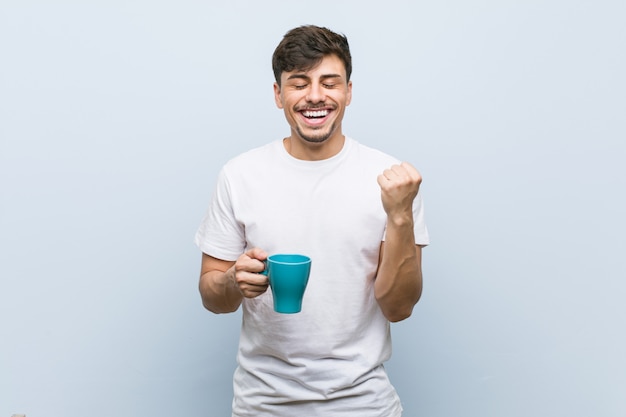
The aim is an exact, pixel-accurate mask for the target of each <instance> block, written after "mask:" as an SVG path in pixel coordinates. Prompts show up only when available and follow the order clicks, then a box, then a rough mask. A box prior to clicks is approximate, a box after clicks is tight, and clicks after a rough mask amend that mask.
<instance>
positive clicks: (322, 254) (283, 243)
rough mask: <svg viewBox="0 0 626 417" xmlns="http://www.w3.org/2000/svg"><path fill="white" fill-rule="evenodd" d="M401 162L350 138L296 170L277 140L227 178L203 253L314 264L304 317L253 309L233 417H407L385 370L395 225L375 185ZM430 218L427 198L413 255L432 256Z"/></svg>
mask: <svg viewBox="0 0 626 417" xmlns="http://www.w3.org/2000/svg"><path fill="white" fill-rule="evenodd" d="M398 162H399V161H398V160H397V159H395V158H392V157H390V156H388V155H386V154H384V153H382V152H380V151H378V150H375V149H372V148H369V147H367V146H364V145H361V144H359V143H358V142H356V141H354V140H353V139H350V138H346V141H345V144H344V147H343V149H342V150H341V152H340V153H338V154H337V155H335V156H333V157H332V158H329V159H326V160H322V161H303V160H298V159H295V158H293V157H292V156H291V155H289V153H288V152H287V151H286V150H285V148H284V146H283V143H282V141H280V140H279V141H275V142H272V143H269V144H267V145H265V146H262V147H260V148H256V149H253V150H251V151H248V152H246V153H244V154H241V155H239V156H238V157H236V158H234V159H232V160H230V161H229V162H228V163H227V164H226V165H225V166H224V167H223V169H222V171H221V172H220V175H219V179H218V183H217V188H216V191H215V194H214V196H213V199H212V201H211V203H210V207H209V210H208V211H207V214H206V216H205V218H204V220H203V222H202V224H201V226H200V228H199V230H198V232H197V234H196V237H195V242H196V244H197V245H198V247H199V248H200V250H202V252H204V253H206V254H208V255H211V256H213V257H216V258H220V259H223V260H230V261H234V260H236V259H237V258H238V257H239V255H241V254H242V253H243V252H244V251H245V250H246V249H248V248H252V247H259V248H261V249H263V250H265V251H267V252H268V253H269V254H273V253H301V254H304V255H307V256H310V257H311V259H312V266H311V275H310V278H309V284H308V286H307V289H306V292H305V295H304V299H303V303H302V312H300V313H297V314H279V313H276V312H274V310H273V307H272V294H271V291H269V290H268V291H267V292H265V293H264V294H263V295H261V296H259V297H257V298H253V299H247V298H246V299H244V301H243V323H242V328H241V337H240V342H239V353H238V357H237V358H238V364H239V366H238V367H237V370H236V371H235V375H234V381H233V382H234V399H233V416H236V417H248V416H250V417H252V416H254V417H265V416H267V417H270V416H271V417H280V416H284V417H293V416H307V417H310V416H332V417H340V416H350V417H353V416H359V417H396V416H400V414H401V411H402V407H401V405H400V400H399V398H398V396H397V394H396V391H395V389H394V388H393V386H392V385H391V383H390V382H389V380H388V378H387V374H386V372H385V370H384V368H383V366H382V364H383V363H384V362H385V361H386V360H387V359H389V357H390V356H391V339H390V331H389V322H388V321H387V320H386V319H385V317H384V316H383V314H382V312H381V310H380V307H379V306H378V304H377V302H376V300H375V298H374V291H373V282H374V277H375V274H376V269H377V265H378V257H379V249H380V244H381V241H382V240H383V239H384V233H385V225H386V214H385V211H384V210H383V207H382V202H381V196H380V187H379V186H378V183H377V180H376V178H377V176H378V175H379V174H381V173H382V172H383V171H384V170H385V169H387V168H389V167H390V166H391V165H393V164H396V163H398ZM423 217H424V216H423V207H422V198H421V193H419V194H418V195H417V197H416V199H415V202H414V218H415V241H416V242H415V243H416V244H420V245H427V244H428V243H429V238H428V232H427V230H426V226H425V224H424V218H423Z"/></svg>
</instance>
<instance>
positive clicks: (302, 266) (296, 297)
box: [262, 254, 311, 314]
mask: <svg viewBox="0 0 626 417" xmlns="http://www.w3.org/2000/svg"><path fill="white" fill-rule="evenodd" d="M265 265H266V266H265V271H263V272H262V274H264V275H267V278H268V279H269V282H270V288H271V290H272V296H273V297H274V311H276V312H277V313H286V314H292V313H299V312H300V311H301V310H302V298H303V297H304V290H305V289H306V285H307V283H308V282H309V274H310V272H311V258H309V257H308V256H305V255H298V254H276V255H271V256H269V257H268V258H267V260H266V261H265Z"/></svg>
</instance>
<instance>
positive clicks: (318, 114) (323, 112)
mask: <svg viewBox="0 0 626 417" xmlns="http://www.w3.org/2000/svg"><path fill="white" fill-rule="evenodd" d="M302 114H303V115H304V117H325V116H326V115H328V110H317V111H303V112H302Z"/></svg>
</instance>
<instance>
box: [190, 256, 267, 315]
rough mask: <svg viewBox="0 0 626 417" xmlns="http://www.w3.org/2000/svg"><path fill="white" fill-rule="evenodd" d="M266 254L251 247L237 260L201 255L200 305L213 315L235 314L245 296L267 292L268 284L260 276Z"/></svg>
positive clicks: (264, 277) (249, 296) (252, 296)
mask: <svg viewBox="0 0 626 417" xmlns="http://www.w3.org/2000/svg"><path fill="white" fill-rule="evenodd" d="M266 258H267V253H265V251H263V250H261V249H258V248H254V249H250V250H248V251H247V252H246V253H244V254H242V255H241V256H240V257H239V258H238V259H237V261H235V262H232V261H224V260H221V259H217V258H214V257H212V256H209V255H207V254H205V253H203V254H202V266H201V269H200V282H199V285H198V289H199V291H200V296H201V297H202V305H204V307H205V308H206V309H207V310H209V311H211V312H213V313H216V314H220V313H232V312H234V311H237V309H238V308H239V306H240V305H241V303H242V301H243V299H244V297H247V298H254V297H258V296H259V295H261V294H263V293H264V292H265V291H267V287H268V281H267V277H266V276H265V275H262V274H259V272H262V271H263V269H264V268H265V265H264V263H263V262H262V261H264V260H265V259H266Z"/></svg>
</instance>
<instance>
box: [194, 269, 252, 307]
mask: <svg viewBox="0 0 626 417" xmlns="http://www.w3.org/2000/svg"><path fill="white" fill-rule="evenodd" d="M233 275H234V268H229V269H228V270H227V271H226V272H222V271H216V270H214V271H209V272H206V273H204V274H203V275H202V276H201V277H200V295H201V297H202V304H203V305H204V307H205V308H206V309H207V310H209V311H211V312H213V313H218V314H219V313H232V312H233V311H236V310H237V309H238V308H239V306H240V305H241V302H242V300H243V295H242V294H241V291H239V288H238V287H237V284H236V283H235V280H234V276H233Z"/></svg>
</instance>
